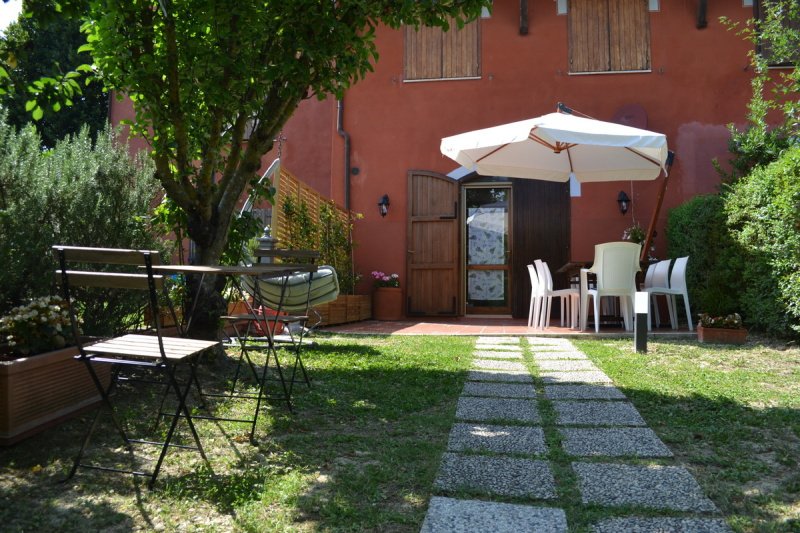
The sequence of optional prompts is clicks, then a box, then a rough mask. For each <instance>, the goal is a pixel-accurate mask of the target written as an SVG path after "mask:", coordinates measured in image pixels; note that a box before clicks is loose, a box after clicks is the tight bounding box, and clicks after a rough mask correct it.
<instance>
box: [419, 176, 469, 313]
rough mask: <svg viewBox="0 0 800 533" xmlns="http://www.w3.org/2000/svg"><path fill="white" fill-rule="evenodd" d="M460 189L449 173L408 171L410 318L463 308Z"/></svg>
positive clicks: (453, 311) (455, 311) (456, 310)
mask: <svg viewBox="0 0 800 533" xmlns="http://www.w3.org/2000/svg"><path fill="white" fill-rule="evenodd" d="M458 191H459V186H458V182H457V181H455V180H453V179H451V178H448V177H447V176H444V175H441V174H436V173H434V172H424V171H411V172H409V173H408V242H407V250H408V255H407V256H408V259H407V264H406V266H407V268H406V273H407V277H408V287H407V289H406V299H407V304H406V313H407V314H408V315H409V316H414V315H416V316H420V315H428V316H431V315H438V316H442V315H456V314H458V312H459V311H458V310H459V309H460V303H459V293H460V291H459V253H458V235H459V234H458V229H459V226H458Z"/></svg>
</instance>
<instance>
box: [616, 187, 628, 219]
mask: <svg viewBox="0 0 800 533" xmlns="http://www.w3.org/2000/svg"><path fill="white" fill-rule="evenodd" d="M617 203H618V204H619V212H620V213H622V214H623V215H624V214H625V213H627V212H628V208H629V207H630V206H631V199H630V198H628V195H627V194H625V191H619V195H617Z"/></svg>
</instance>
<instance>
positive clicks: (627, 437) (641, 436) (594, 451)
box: [559, 428, 672, 457]
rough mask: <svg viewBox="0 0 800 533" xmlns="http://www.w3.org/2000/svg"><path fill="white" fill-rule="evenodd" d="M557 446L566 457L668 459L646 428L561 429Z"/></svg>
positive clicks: (669, 452) (652, 432) (656, 437)
mask: <svg viewBox="0 0 800 533" xmlns="http://www.w3.org/2000/svg"><path fill="white" fill-rule="evenodd" d="M559 431H560V432H561V435H562V436H563V439H562V442H561V445H562V446H563V448H564V451H565V452H567V453H568V454H569V455H575V456H582V457H591V456H607V457H622V456H635V457H672V452H671V451H670V450H669V448H667V446H666V445H665V444H664V443H663V442H661V439H659V438H658V435H656V434H655V432H654V431H653V430H652V429H650V428H562V429H559Z"/></svg>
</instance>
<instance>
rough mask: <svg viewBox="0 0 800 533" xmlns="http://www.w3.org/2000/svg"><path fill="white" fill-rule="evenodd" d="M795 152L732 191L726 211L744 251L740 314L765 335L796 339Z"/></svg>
mask: <svg viewBox="0 0 800 533" xmlns="http://www.w3.org/2000/svg"><path fill="white" fill-rule="evenodd" d="M799 177H800V147H797V148H792V149H790V150H788V151H786V152H785V153H784V154H783V155H782V156H781V157H780V158H779V159H778V161H776V162H775V163H773V164H771V165H769V166H766V167H763V168H758V169H756V170H755V171H753V172H752V173H751V174H750V175H748V176H746V177H744V178H742V179H741V180H740V181H738V182H737V183H736V184H734V185H733V186H732V187H731V190H730V193H729V194H727V195H726V197H725V211H726V213H727V216H728V225H729V227H730V229H731V233H732V235H733V237H734V239H735V240H736V242H737V243H738V244H739V246H740V247H741V248H742V249H743V250H744V252H745V254H746V258H747V260H746V262H745V263H744V270H743V277H742V280H741V282H740V284H739V290H740V291H741V292H742V312H743V313H745V314H746V317H747V319H748V322H749V323H752V324H753V325H754V326H755V327H757V328H759V329H763V330H765V331H767V332H769V333H773V334H778V335H786V334H789V333H791V332H794V333H795V334H800V179H799Z"/></svg>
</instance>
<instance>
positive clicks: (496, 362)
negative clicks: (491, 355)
mask: <svg viewBox="0 0 800 533" xmlns="http://www.w3.org/2000/svg"><path fill="white" fill-rule="evenodd" d="M472 368H480V369H482V370H483V369H487V368H494V369H496V370H516V371H517V372H527V371H528V368H527V367H526V366H525V364H524V363H518V362H517V361H503V360H502V359H475V360H474V361H472Z"/></svg>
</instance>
